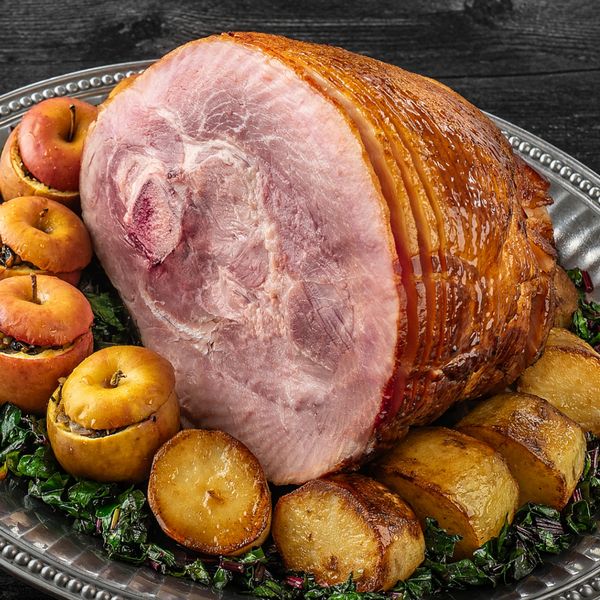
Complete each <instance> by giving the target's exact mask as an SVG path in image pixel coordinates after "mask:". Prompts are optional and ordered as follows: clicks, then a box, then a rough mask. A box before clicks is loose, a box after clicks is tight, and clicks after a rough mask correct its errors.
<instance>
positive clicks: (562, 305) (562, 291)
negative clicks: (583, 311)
mask: <svg viewBox="0 0 600 600" xmlns="http://www.w3.org/2000/svg"><path fill="white" fill-rule="evenodd" d="M554 289H555V290H556V313H555V314H554V327H570V326H571V323H572V320H573V313H574V312H575V311H576V310H577V307H578V306H579V292H578V291H577V288H576V287H575V285H574V284H573V282H572V281H571V278H570V277H569V276H568V275H567V272H566V271H565V270H564V269H563V268H562V267H559V266H557V267H556V271H555V273H554Z"/></svg>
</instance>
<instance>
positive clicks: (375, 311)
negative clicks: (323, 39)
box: [81, 33, 555, 483]
mask: <svg viewBox="0 0 600 600" xmlns="http://www.w3.org/2000/svg"><path fill="white" fill-rule="evenodd" d="M546 187H547V186H546V184H545V182H544V181H543V180H542V179H541V178H540V177H539V176H538V175H537V174H536V173H535V172H533V171H532V170H531V169H530V168H529V167H528V166H526V164H525V163H524V162H523V161H521V160H520V159H518V158H517V157H515V156H514V155H513V153H512V151H511V149H510V147H509V145H508V143H507V142H506V141H505V140H504V138H503V136H502V135H501V132H500V131H499V130H498V129H497V128H496V127H495V126H494V125H493V124H492V123H491V121H490V120H489V119H487V118H486V117H485V116H484V115H483V114H482V113H481V112H480V111H478V110H477V109H476V108H474V107H473V106H472V105H470V104H469V103H468V102H466V101H465V100H464V99H462V98H461V97H460V96H458V95H457V94H456V93H454V92H452V91H451V90H449V89H448V88H446V87H445V86H443V85H441V84H440V83H437V82H435V81H433V80H430V79H427V78H424V77H421V76H418V75H414V74H411V73H407V72H405V71H403V70H401V69H399V68H397V67H394V66H391V65H387V64H384V63H381V62H378V61H375V60H373V59H370V58H366V57H363V56H358V55H355V54H352V53H350V52H346V51H344V50H341V49H339V48H333V47H326V46H319V45H314V44H308V43H302V42H297V41H292V40H288V39H285V38H281V37H276V36H271V35H266V34H255V33H233V34H224V35H221V36H213V37H209V38H206V39H202V40H198V41H195V42H191V43H189V44H187V45H185V46H182V47H181V48H178V49H177V50H175V51H173V52H172V53H170V54H168V55H167V56H165V57H164V58H162V59H161V60H159V61H158V62H157V63H155V64H154V65H153V66H151V67H150V68H149V69H147V71H146V72H144V73H143V74H142V75H141V76H139V77H138V78H137V79H136V80H135V81H134V82H133V83H132V84H131V85H130V86H128V87H127V88H126V89H124V91H122V92H121V93H119V94H117V95H115V96H114V98H113V99H111V101H110V103H107V105H106V107H105V108H103V110H101V112H100V115H99V117H98V120H97V122H96V124H95V126H94V128H93V129H92V131H91V132H90V134H89V137H88V139H87V142H86V146H85V151H84V157H83V164H82V176H81V200H82V209H83V217H84V220H85V222H86V224H87V225H88V227H89V229H90V231H91V233H92V236H93V240H94V244H95V249H96V252H97V254H98V256H99V258H100V261H101V263H102V265H103V267H104V268H105V270H106V272H107V273H108V275H109V277H110V279H111V281H112V282H113V284H114V285H115V286H116V287H117V289H118V290H119V292H120V294H121V296H122V298H123V300H124V301H125V303H126V305H127V307H128V308H129V310H130V311H131V313H132V315H133V317H134V319H135V321H136V323H137V325H138V327H139V329H140V332H141V335H142V339H143V342H144V344H145V345H146V346H148V347H150V348H152V349H154V350H156V351H158V352H160V353H161V354H163V355H164V356H166V357H167V358H168V359H169V360H171V362H172V363H173V365H174V367H175V370H176V373H177V391H178V395H179V398H180V401H181V405H182V409H183V414H184V416H185V419H186V421H187V422H188V424H191V425H195V426H199V427H206V428H218V429H223V430H225V431H228V432H229V433H231V434H232V435H234V436H235V437H237V438H239V439H240V440H242V441H243V442H244V443H245V444H246V445H247V446H248V447H249V448H250V449H251V450H252V451H253V452H254V453H255V454H256V456H257V457H258V458H259V460H260V462H261V463H262V465H263V467H264V469H265V471H266V473H267V475H268V477H269V479H270V480H271V481H273V482H275V483H302V482H304V481H306V480H308V479H311V478H314V477H318V476H320V475H322V474H324V473H327V472H330V471H334V470H336V469H340V468H344V467H348V468H350V467H352V466H353V465H357V464H359V463H360V462H361V461H362V460H364V459H365V457H368V456H369V455H370V454H372V453H373V452H374V451H375V450H376V449H377V448H380V447H384V446H385V445H387V444H389V443H391V442H392V441H393V440H394V439H397V438H398V437H399V436H401V435H403V433H404V432H405V431H406V427H407V426H408V425H413V424H423V423H428V422H430V421H431V420H432V419H434V418H436V417H437V416H439V415H440V414H441V413H442V412H443V411H444V410H446V409H447V408H448V407H449V406H450V405H451V404H452V403H454V402H455V401H457V400H459V399H463V398H471V397H476V396H479V395H482V394H485V393H486V392H489V391H490V390H492V389H496V388H499V387H502V386H504V385H506V384H507V383H509V382H511V381H512V380H514V379H515V378H516V377H517V376H518V375H519V374H520V373H521V372H522V371H523V369H524V368H525V367H526V366H528V365H529V364H530V363H531V362H533V360H535V358H536V356H537V354H538V353H539V351H540V349H541V348H542V346H543V344H544V342H545V339H546V336H547V333H548V330H549V327H550V324H551V321H552V314H553V310H554V298H553V286H552V276H553V272H554V269H555V256H554V249H553V238H552V228H551V224H550V222H549V219H548V217H547V213H546V210H545V208H544V205H545V204H547V203H548V202H549V198H548V196H547V193H546Z"/></svg>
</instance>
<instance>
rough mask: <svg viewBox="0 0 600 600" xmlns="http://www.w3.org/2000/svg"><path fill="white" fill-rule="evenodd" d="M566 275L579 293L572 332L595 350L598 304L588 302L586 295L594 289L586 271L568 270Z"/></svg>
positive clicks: (599, 329) (599, 320)
mask: <svg viewBox="0 0 600 600" xmlns="http://www.w3.org/2000/svg"><path fill="white" fill-rule="evenodd" d="M567 275H568V276H569V277H570V278H571V281H572V282H573V283H574V284H575V287H576V288H577V291H578V292H579V308H578V309H577V310H576V311H575V312H574V313H573V332H574V333H576V334H577V335H578V336H579V337H580V338H581V339H583V340H585V341H586V342H587V343H588V344H590V345H591V346H594V348H595V349H596V350H598V349H599V346H600V304H599V303H598V302H594V301H593V300H588V299H587V297H586V294H587V293H589V292H591V291H592V290H593V289H594V288H593V285H592V280H591V278H590V276H589V273H588V272H587V271H582V270H581V269H569V270H568V271H567Z"/></svg>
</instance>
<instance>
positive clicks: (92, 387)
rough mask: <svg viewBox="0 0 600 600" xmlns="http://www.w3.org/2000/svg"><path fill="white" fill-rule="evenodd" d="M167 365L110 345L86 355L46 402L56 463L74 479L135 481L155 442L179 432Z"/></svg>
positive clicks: (147, 353) (137, 350) (146, 353)
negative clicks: (74, 477)
mask: <svg viewBox="0 0 600 600" xmlns="http://www.w3.org/2000/svg"><path fill="white" fill-rule="evenodd" d="M174 386H175V376H174V373H173V367H172V366H171V364H170V363H169V362H168V361H167V360H165V359H164V358H162V357H161V356H159V355H158V354H156V353H155V352H152V351H151V350H148V349H146V348H141V347H138V346H113V347H110V348H105V349H104V350H100V351H99V352H96V353H94V354H92V355H91V356H89V357H88V358H87V359H86V360H84V361H83V362H82V363H81V364H80V365H79V366H78V367H76V368H75V370H74V371H73V372H72V373H71V375H69V377H68V378H67V380H66V381H65V383H64V385H63V386H62V388H59V390H57V392H56V393H55V394H54V395H53V397H52V398H51V399H50V402H49V403H48V412H47V418H46V426H47V428H48V437H49V439H50V444H51V445H52V449H53V450H54V454H55V455H56V458H57V460H58V462H59V463H60V464H61V465H62V467H63V468H64V469H65V471H67V472H68V473H71V474H72V475H75V476H76V477H84V478H87V479H94V480H96V481H132V482H137V481H143V480H144V479H146V478H147V477H148V474H149V472H150V467H151V465H152V459H153V457H154V454H155V452H156V451H157V450H158V448H160V446H161V445H162V444H163V443H164V442H165V441H167V440H168V439H169V438H171V437H172V436H173V435H175V433H177V431H179V426H180V424H179V403H178V401H177V397H176V396H175V391H174Z"/></svg>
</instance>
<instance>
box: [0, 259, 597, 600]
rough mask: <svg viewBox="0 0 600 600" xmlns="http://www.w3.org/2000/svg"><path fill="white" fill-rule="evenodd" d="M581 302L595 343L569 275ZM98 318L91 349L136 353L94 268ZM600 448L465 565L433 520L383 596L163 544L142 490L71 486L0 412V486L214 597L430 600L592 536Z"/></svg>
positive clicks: (39, 427)
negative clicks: (548, 501) (563, 501)
mask: <svg viewBox="0 0 600 600" xmlns="http://www.w3.org/2000/svg"><path fill="white" fill-rule="evenodd" d="M569 275H570V277H571V279H572V280H573V281H574V283H575V285H576V286H577V287H578V289H579V290H580V292H581V298H580V304H579V310H578V311H577V313H575V315H574V316H573V329H574V331H575V332H576V333H577V334H578V335H580V336H581V337H582V338H583V339H585V340H586V341H588V342H590V343H592V344H594V345H598V344H599V343H600V305H599V304H597V303H595V302H590V301H587V299H586V297H585V292H589V291H591V282H590V281H589V276H587V274H586V273H585V271H580V270H579V269H573V270H571V271H569ZM80 287H81V289H82V291H83V292H84V293H85V295H86V296H87V297H88V299H89V300H90V303H91V305H92V309H93V311H94V317H95V323H94V340H95V346H96V349H98V348H102V347H106V346H110V345H115V344H138V343H139V336H138V334H137V331H136V329H135V326H134V325H133V322H132V320H131V317H130V316H129V315H128V313H127V311H126V309H125V307H124V306H123V305H122V303H121V301H120V299H119V297H118V295H117V293H116V291H115V290H114V289H113V288H112V286H111V285H110V283H109V282H108V279H107V278H106V276H105V275H104V273H103V272H102V270H101V269H100V267H99V266H98V265H97V264H93V265H92V266H91V267H90V268H89V269H87V270H86V272H85V273H84V276H83V278H82V283H81V284H80ZM599 448H600V440H598V439H596V438H594V437H592V436H590V437H588V450H587V455H586V462H585V469H584V473H583V475H582V477H581V480H580V481H579V484H578V486H577V489H576V490H575V493H574V494H573V497H572V499H571V501H570V502H569V504H568V505H567V507H566V508H565V509H564V510H563V511H562V512H561V513H559V512H558V511H556V510H554V509H551V508H548V507H546V506H541V505H534V504H528V505H526V506H524V507H522V508H521V509H520V510H519V511H518V513H517V515H516V516H515V519H514V521H513V523H512V524H510V525H508V524H507V525H505V527H504V528H503V530H502V532H501V533H500V535H499V536H498V537H497V538H495V539H493V540H491V541H489V542H488V543H487V544H485V545H484V546H482V547H481V548H480V549H479V550H477V551H475V553H474V554H473V556H472V557H471V558H469V559H463V560H459V561H452V555H453V552H454V546H455V544H456V543H457V542H458V541H459V539H460V538H459V536H456V535H449V534H448V533H446V532H445V531H443V530H442V529H440V528H439V527H438V525H437V523H436V522H435V521H434V520H433V519H429V520H428V521H427V523H426V528H425V539H426V545H427V550H426V558H425V562H424V563H423V564H422V565H421V566H420V567H419V568H418V569H417V570H416V571H415V573H414V574H413V575H412V576H411V577H410V578H409V579H408V580H406V581H404V582H400V583H398V584H397V586H396V587H395V588H394V589H393V590H392V591H390V592H387V593H359V592H357V591H356V587H355V584H354V582H353V581H352V578H350V579H348V581H345V582H344V583H341V584H338V585H335V586H330V587H327V588H325V587H320V586H319V585H317V583H316V582H315V580H314V578H313V577H312V576H310V575H306V574H301V573H289V572H286V571H285V570H284V568H283V566H282V565H281V561H280V559H279V557H278V555H277V553H276V551H275V549H274V548H273V547H272V546H269V547H265V548H258V549H255V550H253V551H251V552H248V553H247V554H245V555H244V556H241V557H236V558H224V557H221V558H207V557H202V558H198V557H196V556H191V557H190V556H188V555H187V554H186V552H185V551H183V550H182V549H181V548H180V547H178V546H176V545H175V544H173V543H172V542H170V541H169V540H167V539H165V538H164V536H162V534H161V532H160V530H159V529H158V527H157V526H156V523H155V522H154V520H153V518H152V516H151V515H150V512H149V510H148V506H147V501H146V494H145V490H142V489H140V488H136V487H133V486H129V487H128V486H125V485H121V484H114V483H111V484H107V483H97V482H92V481H85V480H76V479H74V478H73V477H71V476H70V475H68V474H67V473H65V472H64V471H63V470H62V469H61V467H60V465H59V464H58V463H57V462H56V459H55V458H54V456H53V453H52V449H51V448H50V445H49V442H48V438H47V435H46V429H45V420H44V419H40V418H37V417H35V416H30V415H25V414H23V413H22V412H21V410H20V409H19V408H17V407H16V406H13V405H11V404H5V405H4V406H2V408H0V479H5V478H6V477H8V476H10V475H12V476H13V477H14V478H15V481H17V482H20V484H21V485H27V491H28V493H29V495H30V496H33V497H36V498H39V499H40V500H41V501H42V502H44V503H46V504H48V505H50V506H52V507H54V508H55V509H57V510H60V511H62V512H64V513H65V514H67V515H68V516H69V517H71V518H72V519H73V522H74V528H75V529H76V530H77V531H79V532H84V533H88V534H91V535H95V536H98V537H100V538H101V540H102V545H103V547H104V550H105V551H106V553H107V555H108V556H109V557H110V558H114V559H119V560H123V561H127V562H130V563H134V564H137V565H140V564H147V565H149V566H150V567H152V568H153V569H155V570H156V571H158V572H160V573H164V574H169V575H172V576H175V577H186V578H190V579H192V580H194V581H197V582H199V583H201V584H204V585H207V586H212V587H213V588H215V589H217V590H220V589H223V588H224V587H226V586H227V585H229V584H234V585H236V586H237V587H238V589H241V590H243V591H245V592H249V593H252V594H253V595H254V596H257V597H261V598H281V599H283V600H297V599H300V598H309V599H312V600H327V599H329V600H380V599H382V600H383V599H385V598H403V600H416V599H418V598H423V597H425V596H429V595H431V594H435V593H436V592H441V591H449V590H452V589H464V588H468V587H472V586H482V585H487V586H496V585H499V584H502V583H505V582H511V581H515V580H519V579H522V578H523V577H525V576H526V575H528V574H529V573H531V571H532V570H533V569H534V568H535V567H536V566H538V565H539V564H540V563H541V562H542V561H543V557H544V555H547V554H558V553H559V552H561V551H562V550H564V549H566V548H567V547H568V546H569V545H570V544H572V543H573V541H574V540H575V538H576V536H577V535H579V534H581V533H585V532H588V531H592V530H593V529H594V528H595V520H594V518H593V515H594V514H595V513H596V511H597V509H598V508H600V464H599V463H600V461H599V460H598V455H599V451H600V450H599Z"/></svg>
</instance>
